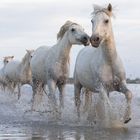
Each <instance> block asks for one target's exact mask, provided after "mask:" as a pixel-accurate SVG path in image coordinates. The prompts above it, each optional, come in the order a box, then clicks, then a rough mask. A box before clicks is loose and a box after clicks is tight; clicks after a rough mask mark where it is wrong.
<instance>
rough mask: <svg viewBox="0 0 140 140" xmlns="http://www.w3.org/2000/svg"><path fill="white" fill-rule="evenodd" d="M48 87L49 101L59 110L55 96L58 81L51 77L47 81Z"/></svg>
mask: <svg viewBox="0 0 140 140" xmlns="http://www.w3.org/2000/svg"><path fill="white" fill-rule="evenodd" d="M47 85H48V89H49V94H48V98H49V101H50V103H51V105H52V107H53V109H54V110H55V111H56V112H57V111H58V110H57V102H56V97H55V91H56V82H55V81H54V80H53V79H49V80H48V81H47Z"/></svg>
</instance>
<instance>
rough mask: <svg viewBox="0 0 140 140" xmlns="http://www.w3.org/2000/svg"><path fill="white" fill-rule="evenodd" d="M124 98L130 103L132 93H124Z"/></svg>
mask: <svg viewBox="0 0 140 140" xmlns="http://www.w3.org/2000/svg"><path fill="white" fill-rule="evenodd" d="M125 96H126V99H127V101H131V100H132V92H131V91H129V90H128V91H127V92H126V93H125Z"/></svg>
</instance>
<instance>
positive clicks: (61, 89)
mask: <svg viewBox="0 0 140 140" xmlns="http://www.w3.org/2000/svg"><path fill="white" fill-rule="evenodd" d="M64 89H65V85H64V84H59V85H58V90H59V92H60V93H59V101H60V107H61V108H64V94H65V90H64Z"/></svg>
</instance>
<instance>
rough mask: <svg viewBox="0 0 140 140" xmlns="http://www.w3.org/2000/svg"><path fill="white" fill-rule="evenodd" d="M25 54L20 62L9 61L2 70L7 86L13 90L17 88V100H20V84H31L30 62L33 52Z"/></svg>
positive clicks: (29, 51)
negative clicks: (10, 85)
mask: <svg viewBox="0 0 140 140" xmlns="http://www.w3.org/2000/svg"><path fill="white" fill-rule="evenodd" d="M26 51H27V53H26V55H25V56H24V57H23V59H22V61H21V62H20V61H11V62H9V63H8V64H7V65H6V66H5V69H4V74H5V76H6V78H7V80H8V81H9V84H12V85H13V88H15V87H16V86H18V99H19V98H20V86H21V85H22V84H31V82H32V76H31V68H30V60H31V58H32V56H33V52H34V50H26Z"/></svg>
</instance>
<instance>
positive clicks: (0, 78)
mask: <svg viewBox="0 0 140 140" xmlns="http://www.w3.org/2000/svg"><path fill="white" fill-rule="evenodd" d="M13 58H14V56H5V57H4V58H3V65H4V66H3V67H2V69H1V70H0V86H1V87H2V88H3V89H4V90H5V87H6V86H7V87H8V88H10V85H8V81H7V79H6V77H5V74H4V69H5V66H6V65H7V63H9V62H10V61H12V60H13Z"/></svg>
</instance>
